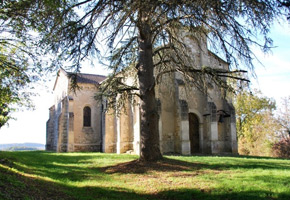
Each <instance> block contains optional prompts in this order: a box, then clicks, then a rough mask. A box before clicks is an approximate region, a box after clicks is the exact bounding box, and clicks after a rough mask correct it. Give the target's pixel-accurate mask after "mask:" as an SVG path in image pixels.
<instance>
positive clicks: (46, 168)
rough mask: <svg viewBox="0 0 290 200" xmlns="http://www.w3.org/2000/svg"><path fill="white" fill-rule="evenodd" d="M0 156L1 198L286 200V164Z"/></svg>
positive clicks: (256, 159) (289, 172)
mask: <svg viewBox="0 0 290 200" xmlns="http://www.w3.org/2000/svg"><path fill="white" fill-rule="evenodd" d="M136 158H137V156H133V155H124V154H123V155H117V154H102V153H66V154H59V153H50V152H40V151H38V152H0V187H1V193H0V198H1V199H82V200H86V199H87V200H89V199H136V200H137V199H176V200H178V199H180V200H181V199H182V200H187V199H188V200H190V199H217V200H219V199H220V200H222V199H247V200H264V199H285V200H286V199H289V198H290V192H289V187H290V185H289V178H290V161H289V160H283V159H274V158H266V157H264V158H263V157H214V156H166V157H165V159H164V160H162V161H159V162H157V163H138V162H136V161H135V159H136Z"/></svg>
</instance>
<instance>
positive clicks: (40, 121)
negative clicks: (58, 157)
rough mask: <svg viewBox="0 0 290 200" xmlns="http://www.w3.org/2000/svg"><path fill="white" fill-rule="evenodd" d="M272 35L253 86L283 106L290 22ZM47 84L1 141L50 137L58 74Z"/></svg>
mask: <svg viewBox="0 0 290 200" xmlns="http://www.w3.org/2000/svg"><path fill="white" fill-rule="evenodd" d="M270 36H271V38H272V39H273V41H274V46H275V48H273V49H272V52H271V53H270V54H267V55H264V54H263V53H262V52H260V51H259V50H254V52H255V55H256V56H257V57H258V59H259V60H260V62H262V63H263V66H262V65H261V64H259V63H258V62H257V61H255V62H254V65H255V72H256V74H257V79H256V80H254V79H251V83H252V87H253V88H257V89H259V90H261V91H262V93H263V95H264V96H267V97H270V98H274V99H275V100H276V102H277V105H278V106H279V103H280V100H281V98H282V97H286V96H290V24H289V23H288V22H285V23H284V24H283V25H278V24H275V26H274V27H273V28H272V29H271V34H270ZM82 73H92V74H102V75H106V73H107V72H106V70H105V69H104V68H102V67H100V66H99V67H94V68H92V67H91V66H83V68H82ZM52 76H53V78H52V81H48V82H47V83H45V85H41V83H40V84H39V85H38V86H37V88H36V90H37V91H38V94H39V95H38V96H36V97H34V98H33V102H34V104H35V110H34V111H28V110H24V111H19V112H16V113H14V114H13V117H15V118H16V120H11V121H9V126H7V125H6V126H4V127H2V128H1V129H0V144H8V143H24V142H33V143H42V144H45V140H46V121H47V120H48V117H49V112H48V109H49V107H51V106H52V105H53V96H52V89H53V84H54V80H55V77H56V74H55V75H52Z"/></svg>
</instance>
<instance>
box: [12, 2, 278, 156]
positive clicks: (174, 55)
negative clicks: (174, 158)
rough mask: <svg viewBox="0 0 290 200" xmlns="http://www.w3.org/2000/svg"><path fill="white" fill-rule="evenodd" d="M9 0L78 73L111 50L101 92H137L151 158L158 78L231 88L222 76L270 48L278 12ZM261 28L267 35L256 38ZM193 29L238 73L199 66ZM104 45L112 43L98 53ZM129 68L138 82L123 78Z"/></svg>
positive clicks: (255, 6) (250, 7)
mask: <svg viewBox="0 0 290 200" xmlns="http://www.w3.org/2000/svg"><path fill="white" fill-rule="evenodd" d="M7 6H8V7H9V10H7V12H9V14H10V16H11V17H12V18H13V19H14V20H15V21H16V23H18V25H19V27H22V28H20V29H19V30H18V31H19V32H23V31H27V29H26V27H27V26H26V25H29V26H28V27H34V29H35V30H38V31H40V36H42V40H41V42H42V43H41V46H42V47H45V48H46V49H47V50H48V51H50V52H52V53H53V54H54V55H56V57H57V58H65V59H66V60H69V61H70V64H71V67H73V68H74V69H75V71H76V72H78V71H79V70H80V63H81V61H82V60H84V59H86V58H89V57H95V55H100V54H102V53H103V52H107V54H106V56H108V57H107V58H108V60H109V62H108V63H109V67H110V68H111V69H112V74H111V76H110V77H109V79H108V80H107V84H105V85H106V86H105V87H103V90H102V92H103V94H104V95H107V98H108V100H110V99H111V98H110V97H112V96H114V97H116V91H117V92H118V93H119V95H118V99H122V95H124V94H125V96H127V97H129V96H133V95H134V94H137V95H138V97H139V101H140V108H141V129H140V130H141V157H140V158H141V160H146V161H148V160H158V159H160V158H161V157H162V156H161V153H160V149H159V133H158V113H157V109H156V97H155V91H154V88H155V86H156V84H158V83H159V82H158V80H160V77H162V75H164V74H170V73H175V72H178V73H181V74H182V75H183V76H184V78H185V80H186V81H187V82H188V81H191V82H193V83H195V84H196V86H203V85H204V84H203V83H201V82H202V81H203V80H204V79H203V78H202V77H207V78H209V79H211V80H212V81H213V82H215V83H216V84H219V85H222V86H225V87H226V82H225V81H224V79H223V77H231V78H235V79H239V77H238V74H236V73H235V72H237V71H239V69H240V68H239V66H240V64H241V63H243V64H245V65H246V67H247V68H250V69H252V68H253V66H252V59H253V57H254V55H253V53H252V51H251V49H250V46H251V45H258V46H260V47H261V48H262V49H263V50H264V51H267V50H269V47H270V45H271V40H270V39H269V38H268V37H267V33H268V31H269V28H270V25H271V23H272V21H273V20H274V19H275V18H276V17H277V16H279V9H278V7H277V1H271V0H270V1H260V0H230V1H229V0H216V1H212V0H80V1H77V0H71V1H70V0H45V1H40V0H39V1H37V0H22V1H21V0H19V1H17V0H14V1H11V3H8V4H7ZM19 13H21V14H20V15H19ZM256 34H261V35H263V36H264V41H262V42H261V43H257V42H256V40H255V36H256ZM189 35H191V36H194V37H195V38H199V39H201V38H204V37H207V39H208V42H209V44H210V47H211V49H212V50H213V51H215V52H218V54H219V55H221V56H222V57H223V58H225V59H226V61H227V62H229V63H231V70H233V71H223V70H218V69H214V68H212V67H211V66H203V67H202V68H201V67H200V66H196V65H195V64H194V63H196V62H194V57H193V56H192V55H190V53H189V51H188V44H186V43H185V40H184V37H187V36H189ZM104 44H106V45H107V47H108V48H107V49H105V50H102V51H100V49H101V47H100V46H104ZM102 58H103V57H102ZM127 68H128V69H131V72H132V73H133V74H135V76H136V80H137V81H136V85H133V86H132V85H125V84H124V83H123V82H122V80H120V79H121V78H122V76H123V75H122V73H123V72H124V71H126V69H127ZM154 73H155V75H154ZM109 90H115V92H112V91H109ZM136 90H138V91H136Z"/></svg>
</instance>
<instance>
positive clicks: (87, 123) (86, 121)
mask: <svg viewBox="0 0 290 200" xmlns="http://www.w3.org/2000/svg"><path fill="white" fill-rule="evenodd" d="M84 126H87V127H90V126H91V108H90V107H89V106H86V107H84Z"/></svg>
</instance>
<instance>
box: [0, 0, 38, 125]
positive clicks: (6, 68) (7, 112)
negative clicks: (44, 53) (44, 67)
mask: <svg viewBox="0 0 290 200" xmlns="http://www.w3.org/2000/svg"><path fill="white" fill-rule="evenodd" d="M16 2H19V4H21V5H22V4H24V5H26V6H28V4H27V1H4V2H2V3H1V4H0V24H1V25H0V128H1V127H2V126H3V125H4V124H5V123H7V122H8V121H9V119H11V118H12V116H11V112H12V111H14V110H15V109H16V108H19V107H22V106H25V107H28V108H32V107H33V106H32V104H31V101H30V96H31V95H32V93H31V91H29V90H28V89H29V86H30V84H31V83H32V82H35V81H37V80H38V77H39V76H40V74H39V73H40V72H41V67H40V61H39V60H38V55H39V53H38V52H39V51H38V50H37V49H36V48H33V47H35V46H36V44H35V37H33V35H31V34H30V33H28V32H27V31H28V30H29V27H31V26H30V25H28V24H27V23H26V20H25V18H26V17H27V16H26V15H25V14H24V13H25V9H22V11H21V12H14V11H15V10H12V8H13V9H14V7H13V6H14V5H18V3H16ZM12 5H13V6H12ZM24 5H23V6H24ZM19 6H20V5H19ZM19 8H20V7H19ZM21 8H23V7H21ZM15 9H16V7H15ZM18 10H19V11H20V9H17V11H18ZM12 13H13V14H12ZM16 16H17V17H16Z"/></svg>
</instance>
